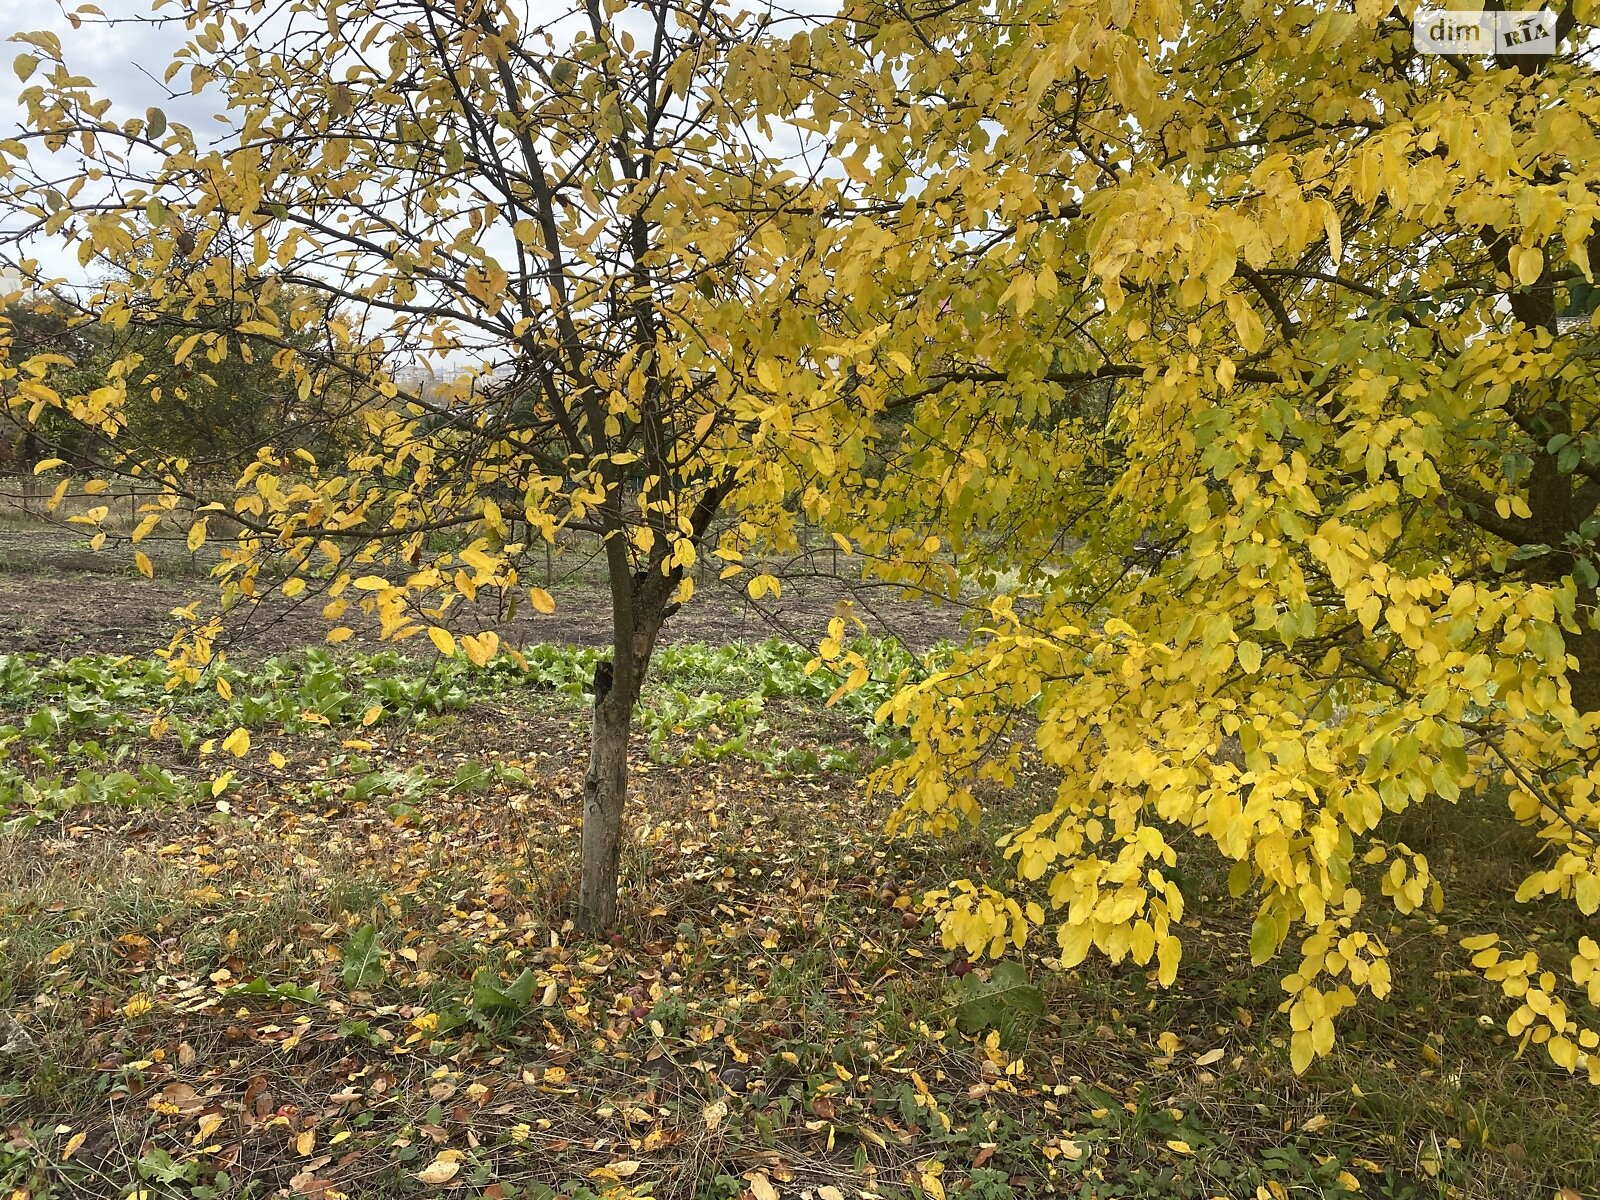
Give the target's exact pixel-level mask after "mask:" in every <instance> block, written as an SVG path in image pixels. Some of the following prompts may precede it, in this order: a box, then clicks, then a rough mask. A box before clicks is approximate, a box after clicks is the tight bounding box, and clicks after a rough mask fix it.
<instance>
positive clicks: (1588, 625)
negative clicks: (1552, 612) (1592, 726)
mask: <svg viewBox="0 0 1600 1200" xmlns="http://www.w3.org/2000/svg"><path fill="white" fill-rule="evenodd" d="M1595 601H1596V597H1595V593H1594V592H1593V591H1591V590H1590V589H1588V588H1579V589H1578V613H1577V616H1578V631H1577V632H1576V633H1574V632H1572V631H1571V630H1568V631H1567V632H1566V642H1567V653H1568V654H1569V655H1571V656H1572V657H1573V658H1575V659H1577V660H1578V669H1577V670H1576V671H1568V672H1567V684H1568V685H1569V686H1570V687H1571V688H1572V706H1573V707H1574V708H1576V709H1577V710H1578V711H1579V712H1582V713H1591V712H1600V630H1597V629H1595V628H1594V626H1593V624H1592V621H1593V619H1594V609H1595Z"/></svg>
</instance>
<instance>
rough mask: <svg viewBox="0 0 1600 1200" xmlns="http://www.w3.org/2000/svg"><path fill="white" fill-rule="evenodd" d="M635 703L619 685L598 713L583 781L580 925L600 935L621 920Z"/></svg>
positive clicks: (601, 703)
mask: <svg viewBox="0 0 1600 1200" xmlns="http://www.w3.org/2000/svg"><path fill="white" fill-rule="evenodd" d="M634 690H635V691H637V688H635V689H634ZM634 699H635V697H634V696H629V695H624V694H623V692H622V689H620V688H618V687H616V686H615V685H613V687H612V689H611V691H610V692H609V693H607V694H606V696H605V698H604V699H603V700H601V701H600V702H599V703H597V704H596V705H595V709H594V728H593V730H592V732H591V735H590V742H589V774H588V776H587V777H586V778H585V779H584V782H583V851H582V857H583V866H582V874H581V877H580V882H579V885H578V923H579V924H580V925H581V926H582V928H583V929H584V930H585V932H588V933H599V932H601V931H602V930H605V929H608V928H610V927H611V926H612V925H615V924H616V921H617V866H618V854H619V852H620V849H621V845H622V813H623V807H624V804H625V803H626V801H627V796H628V735H629V732H630V731H631V728H632V725H633V703H634Z"/></svg>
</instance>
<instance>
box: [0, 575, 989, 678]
mask: <svg viewBox="0 0 1600 1200" xmlns="http://www.w3.org/2000/svg"><path fill="white" fill-rule="evenodd" d="M700 588H701V590H700V591H699V592H698V593H697V594H696V597H695V599H694V600H693V601H692V602H691V603H690V604H689V605H687V606H686V607H685V608H684V609H683V610H682V611H681V612H679V613H678V614H677V615H676V616H675V617H673V618H672V620H671V621H670V622H669V623H668V626H667V630H666V634H665V639H666V640H667V641H674V642H709V643H713V644H727V643H730V642H736V641H746V640H749V641H756V640H762V639H765V638H769V637H774V636H790V637H795V638H798V639H809V640H814V639H815V638H817V637H818V636H820V634H821V632H822V631H823V630H824V629H825V628H826V626H827V623H828V619H829V618H830V617H831V616H833V614H834V613H835V612H836V611H837V610H838V607H839V605H840V603H841V601H843V600H845V599H847V598H850V599H853V600H854V604H855V612H856V613H857V615H858V616H860V617H861V618H862V620H864V621H865V622H866V623H867V625H868V627H869V629H870V630H871V631H872V632H873V633H875V634H882V635H888V636H894V637H898V638H900V639H902V640H903V641H905V642H906V643H907V645H909V646H912V647H914V648H918V649H920V648H925V647H926V646H929V645H931V644H932V643H934V642H937V641H939V640H940V639H943V638H949V637H956V636H959V635H960V618H961V610H960V609H959V608H957V607H956V606H953V605H949V604H945V605H935V604H932V603H930V602H927V601H922V600H916V599H911V600H906V599H901V598H899V596H898V595H897V594H896V593H895V590H894V589H888V588H883V587H862V586H861V585H860V584H859V583H858V582H854V581H848V580H841V579H833V578H826V577H817V576H813V575H804V574H799V573H791V574H790V575H789V576H788V577H787V578H786V579H785V581H784V590H783V597H782V599H781V600H780V601H779V602H777V603H772V602H771V601H770V599H769V600H766V601H763V602H762V603H760V604H757V603H755V602H753V601H751V600H750V599H749V598H748V597H747V596H746V595H745V594H744V592H743V590H742V588H741V587H740V583H739V581H738V580H732V581H729V582H727V583H719V582H718V581H717V580H716V579H715V577H710V578H708V579H706V580H704V581H702V582H701V584H700ZM552 591H553V592H554V594H555V597H556V604H557V608H556V611H555V612H554V613H552V614H550V615H548V616H542V615H540V614H538V613H534V612H532V611H531V610H530V609H529V608H528V607H527V605H526V603H524V604H523V605H522V607H521V608H520V609H519V611H518V612H517V614H516V616H515V617H514V618H512V619H509V620H508V619H506V618H505V615H504V614H503V613H502V612H501V610H500V606H499V598H498V597H496V596H491V595H486V594H483V593H480V596H479V600H478V602H477V603H476V604H470V605H468V604H462V605H458V606H457V608H456V609H454V610H453V612H454V613H455V614H456V628H457V631H458V632H468V633H471V632H477V631H480V630H483V629H489V628H492V629H495V630H496V631H497V632H498V633H499V634H500V636H501V638H502V640H504V641H505V642H506V643H508V644H509V645H512V646H525V645H529V644H533V643H538V642H555V643H564V644H569V645H580V646H599V645H605V644H607V643H608V642H609V640H610V616H609V612H610V609H609V601H608V598H607V596H606V595H605V593H604V592H603V591H602V590H601V589H600V588H599V587H597V586H596V585H595V584H594V583H592V582H589V581H585V580H578V581H574V582H571V583H568V584H566V585H558V586H556V587H555V588H553V589H552ZM215 594H216V593H215V592H214V590H213V588H212V585H211V583H210V582H209V581H208V580H207V579H205V578H204V577H200V576H185V577H175V578H174V577H158V578H157V579H154V580H146V579H144V578H142V577H140V576H137V575H132V574H130V573H128V571H127V567H126V564H125V563H124V562H123V561H122V559H121V557H120V556H116V557H113V556H111V555H94V554H91V553H89V552H87V551H74V550H57V549H54V548H48V549H43V550H41V552H40V553H38V554H36V555H32V556H29V557H28V558H26V559H23V558H20V557H11V558H7V559H6V560H4V561H0V653H16V652H19V651H31V652H35V653H42V654H50V655H57V656H61V657H67V656H71V655H75V654H90V653H109V654H148V653H149V652H150V651H151V650H153V649H155V648H157V647H159V646H165V645H166V644H167V640H168V637H169V636H170V634H171V633H172V631H173V629H174V628H175V627H176V623H175V621H174V620H173V618H172V616H171V612H172V610H173V609H174V608H177V607H179V606H181V605H186V604H189V603H191V602H193V601H196V600H200V601H203V602H212V601H214V599H215ZM323 603H324V600H323V599H322V598H321V597H320V596H317V595H314V594H310V593H307V594H306V595H303V596H300V597H297V598H296V599H295V600H288V599H286V598H284V597H282V596H281V595H275V596H272V597H270V598H268V599H266V600H264V601H262V602H261V603H260V604H259V605H257V606H256V607H255V608H254V609H253V610H252V611H251V612H249V613H248V614H244V615H237V614H236V616H235V619H234V620H233V623H232V631H231V633H230V642H229V648H230V651H231V652H232V653H234V654H239V655H244V656H246V657H251V658H258V657H265V656H267V655H271V654H277V653H281V652H283V651H286V650H292V649H296V648H299V647H303V646H311V645H320V644H322V642H323V636H324V634H325V633H326V632H327V630H328V628H329V622H327V621H325V620H324V619H323V618H322V615H321V613H322V606H323ZM341 622H342V623H344V624H347V625H350V626H351V627H352V628H354V629H355V630H356V636H355V637H353V638H351V639H350V640H349V641H347V642H346V643H344V644H345V645H346V646H354V647H358V648H363V649H374V648H376V646H377V644H378V642H377V636H376V632H377V626H376V622H375V621H368V620H366V619H365V618H364V616H363V614H361V613H359V612H356V611H354V608H353V606H352V610H351V611H350V612H348V613H346V615H345V616H344V617H343V618H341Z"/></svg>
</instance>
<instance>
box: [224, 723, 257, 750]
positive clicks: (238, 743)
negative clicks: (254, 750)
mask: <svg viewBox="0 0 1600 1200" xmlns="http://www.w3.org/2000/svg"><path fill="white" fill-rule="evenodd" d="M222 748H223V749H224V750H226V751H228V752H229V753H230V754H232V755H233V756H234V757H235V758H243V757H244V756H245V755H246V754H248V753H250V731H249V730H248V729H246V728H245V727H244V726H242V725H241V726H239V728H237V729H235V730H234V731H233V732H232V733H230V734H229V735H228V736H227V737H225V738H223V739H222Z"/></svg>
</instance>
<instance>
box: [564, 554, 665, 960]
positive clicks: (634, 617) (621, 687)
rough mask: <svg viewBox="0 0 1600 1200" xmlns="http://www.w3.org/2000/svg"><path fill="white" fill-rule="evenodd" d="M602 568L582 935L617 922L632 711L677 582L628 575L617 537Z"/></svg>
mask: <svg viewBox="0 0 1600 1200" xmlns="http://www.w3.org/2000/svg"><path fill="white" fill-rule="evenodd" d="M606 565H607V569H608V571H609V574H610V583H611V633H612V647H611V670H610V672H609V676H610V690H606V688H605V686H604V679H603V676H604V674H605V673H604V672H600V671H597V672H596V674H595V706H594V727H593V730H592V732H591V734H590V741H589V773H588V775H587V777H586V778H585V779H584V784H583V842H582V866H581V868H580V875H579V883H578V927H579V928H580V929H582V930H583V931H584V932H585V933H589V934H597V933H601V932H604V931H605V930H607V929H609V928H611V926H613V925H615V924H616V921H617V867H618V859H619V855H620V852H621V849H622V819H623V812H624V809H625V807H626V804H627V799H628V739H629V735H630V734H631V733H632V732H633V706H634V704H635V703H637V701H638V699H639V691H640V688H641V687H642V686H643V684H644V677H645V672H646V671H648V670H649V669H650V656H651V655H652V654H653V653H654V652H655V648H656V638H657V636H658V635H659V634H660V632H661V626H662V624H663V623H664V622H665V621H666V618H667V616H668V614H669V613H670V612H671V611H672V607H673V606H672V605H671V604H670V603H669V601H668V596H669V595H670V589H671V588H672V587H674V586H675V585H676V583H677V579H678V576H677V573H676V572H675V571H673V572H665V573H663V572H662V571H661V570H660V569H659V567H658V566H652V567H650V568H647V569H646V570H645V571H643V572H640V573H639V574H634V573H633V572H632V571H631V570H630V564H629V562H628V555H627V550H626V548H625V546H624V543H623V540H622V539H621V538H620V537H612V538H609V539H608V540H607V542H606Z"/></svg>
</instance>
